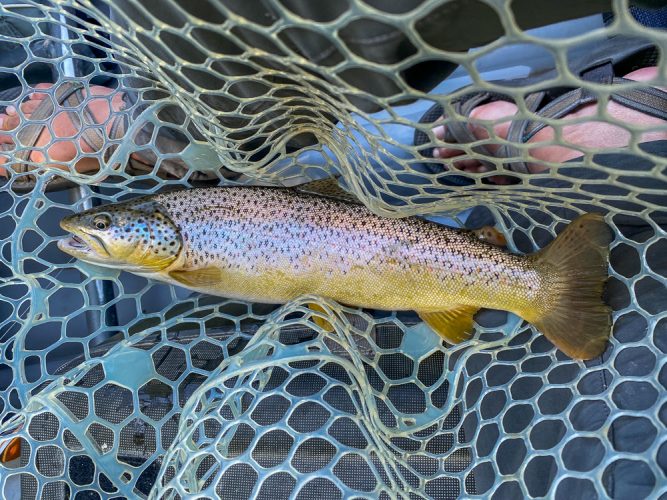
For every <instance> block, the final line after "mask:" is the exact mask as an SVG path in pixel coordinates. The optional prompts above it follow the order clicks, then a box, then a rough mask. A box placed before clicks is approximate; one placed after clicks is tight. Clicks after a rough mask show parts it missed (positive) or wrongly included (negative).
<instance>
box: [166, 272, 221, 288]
mask: <svg viewBox="0 0 667 500" xmlns="http://www.w3.org/2000/svg"><path fill="white" fill-rule="evenodd" d="M169 277H170V278H172V279H174V280H176V281H178V282H179V283H180V284H181V285H183V286H185V287H188V288H205V287H210V286H214V285H217V284H219V283H220V281H221V280H222V277H221V275H220V269H218V268H217V267H204V268H202V269H191V270H187V269H183V270H178V271H170V272H169Z"/></svg>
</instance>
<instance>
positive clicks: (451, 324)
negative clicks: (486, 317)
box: [417, 306, 479, 344]
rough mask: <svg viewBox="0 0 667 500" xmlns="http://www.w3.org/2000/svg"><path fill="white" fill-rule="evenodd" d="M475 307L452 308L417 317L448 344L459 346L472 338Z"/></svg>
mask: <svg viewBox="0 0 667 500" xmlns="http://www.w3.org/2000/svg"><path fill="white" fill-rule="evenodd" d="M478 310H479V308H478V307H475V306H454V307H451V308H449V309H446V310H444V311H437V312H420V311H417V314H419V317H420V318H421V319H422V321H424V323H426V324H427V325H428V326H430V327H431V328H432V329H433V330H434V331H435V332H436V333H437V334H438V335H440V336H441V337H442V338H443V339H445V340H446V341H447V342H448V343H450V344H459V343H461V342H463V341H465V340H468V339H469V338H470V337H472V333H473V327H472V325H473V319H472V318H473V316H474V315H475V313H476V312H477V311H478Z"/></svg>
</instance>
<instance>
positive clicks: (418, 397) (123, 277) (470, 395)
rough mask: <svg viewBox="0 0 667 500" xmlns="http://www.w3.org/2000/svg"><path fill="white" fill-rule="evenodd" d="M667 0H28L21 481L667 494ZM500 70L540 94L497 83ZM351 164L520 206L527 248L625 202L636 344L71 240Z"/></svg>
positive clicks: (616, 269)
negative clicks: (124, 214)
mask: <svg viewBox="0 0 667 500" xmlns="http://www.w3.org/2000/svg"><path fill="white" fill-rule="evenodd" d="M580 3H584V2H580ZM556 4H557V5H556ZM648 7H651V5H650V4H649V3H648V2H646V3H641V2H640V3H637V4H630V5H628V4H627V3H625V2H621V1H618V2H613V4H611V5H608V4H607V3H606V2H598V3H596V2H587V3H586V5H584V6H582V5H578V3H577V2H535V1H533V2H518V1H515V2H512V3H511V5H510V3H509V2H494V1H451V2H445V1H428V0H426V1H420V0H405V1H402V2H401V1H395V2H382V1H376V0H363V1H362V0H346V1H339V2H305V1H303V2H302V1H299V0H279V1H278V0H276V1H273V2H256V3H255V2H241V1H236V0H228V1H222V0H221V1H214V0H208V1H201V2H189V1H185V0H184V1H180V0H164V1H135V0H124V1H121V2H103V1H100V2H96V1H84V0H82V1H80V2H73V1H69V2H68V1H58V2H32V1H26V2H15V3H13V2H2V4H0V66H2V68H1V71H0V86H1V87H0V98H2V101H1V102H0V104H2V105H3V106H13V109H12V108H10V109H9V110H7V112H8V113H9V115H11V116H12V118H11V119H10V118H8V117H7V115H5V118H4V120H3V125H2V126H3V128H5V129H8V128H11V129H12V130H11V131H9V132H7V134H8V135H7V136H9V137H11V140H4V142H2V151H0V154H2V156H3V157H4V158H5V163H4V168H5V169H7V171H8V177H9V178H8V180H7V181H6V182H5V183H4V184H3V186H2V188H0V235H1V237H2V240H1V243H0V246H1V247H0V417H1V419H2V424H1V427H0V446H1V445H2V444H3V443H4V444H6V443H8V442H10V441H11V442H12V443H14V444H16V443H19V444H20V452H19V453H18V456H17V457H15V458H13V459H12V460H9V461H5V462H4V463H2V464H0V496H2V498H7V499H13V498H26V499H32V498H40V499H62V498H73V499H77V500H78V499H92V498H147V497H150V498H169V499H179V498H217V497H219V498H225V499H232V498H239V499H240V498H262V499H269V498H271V499H273V498H297V499H310V498H383V499H389V498H405V499H408V498H438V499H448V498H457V497H465V498H470V497H482V498H495V499H505V498H525V497H531V498H537V497H544V496H546V497H557V498H568V499H573V498H582V499H583V498H594V497H596V496H597V497H600V498H628V497H632V498H659V497H661V496H664V495H666V494H667V478H666V475H667V470H666V464H667V433H666V430H665V427H666V426H667V399H666V398H667V396H666V394H667V392H666V391H665V387H666V386H667V368H665V363H664V359H665V358H664V354H665V353H666V352H667V319H666V318H667V314H666V312H665V311H666V310H667V308H666V307H665V297H666V296H667V295H666V294H665V292H666V290H665V278H666V277H667V236H666V233H665V225H664V224H665V221H666V217H667V209H666V208H665V207H666V202H667V199H666V198H665V193H666V192H667V191H666V189H667V171H666V170H665V167H666V165H667V160H666V156H667V154H666V153H667V149H666V145H665V141H664V139H667V126H666V124H665V122H664V117H661V115H660V113H662V114H665V112H666V109H665V105H664V102H663V101H662V100H661V99H660V98H658V97H656V96H655V95H654V94H653V93H651V89H653V88H655V87H660V86H665V84H666V83H667V77H665V74H667V73H666V71H667V68H666V67H665V61H664V58H663V57H662V52H663V49H662V48H663V47H665V46H666V45H665V44H666V43H667V32H666V31H664V29H663V28H664V27H665V26H666V24H665V21H664V19H663V18H664V17H666V16H665V13H664V11H663V10H660V9H658V10H652V9H650V8H648ZM585 16H589V17H585ZM573 19H576V21H571V22H567V23H563V22H564V21H568V20H573ZM554 23H560V24H554ZM661 26H662V28H661ZM654 67H657V69H656V70H652V69H651V68H654ZM642 68H643V69H642ZM647 68H648V69H647ZM637 71H639V73H642V74H643V75H648V77H647V76H643V77H636V79H643V80H645V81H642V82H638V81H628V80H621V79H620V78H622V77H624V76H625V75H627V74H632V73H633V72H637ZM610 75H611V76H610ZM614 77H616V78H615V79H614ZM647 78H648V80H647ZM40 84H42V85H40ZM43 84H49V85H43ZM467 85H472V87H468V86H467ZM36 88H38V91H39V92H38V94H39V95H38V96H37V97H36V96H35V94H36ZM471 90H474V91H488V92H491V93H492V96H493V95H496V94H502V95H503V96H504V97H502V99H501V100H502V101H503V102H504V104H503V103H501V104H502V105H503V106H507V102H508V101H511V102H512V103H514V104H516V106H517V109H518V112H517V113H518V114H517V115H516V116H515V120H514V122H515V123H517V122H521V119H528V121H527V122H524V123H523V125H524V126H523V127H520V126H516V127H512V128H510V129H509V130H508V125H509V122H508V121H507V119H503V118H500V117H498V116H497V115H495V117H494V116H493V115H491V114H488V115H485V114H484V113H482V112H479V109H477V110H475V111H473V112H472V114H470V113H469V111H470V109H473V108H474V106H469V107H468V108H469V109H467V108H466V106H467V103H469V102H477V101H474V99H476V97H475V96H478V95H479V94H474V95H473V96H472V97H471V94H470V92H471ZM567 92H574V94H572V95H573V96H574V97H573V99H574V101H562V100H561V101H558V96H560V95H562V94H564V93H567ZM471 99H473V101H471ZM493 99H496V97H492V100H493ZM38 101H46V102H47V104H46V105H41V104H39V102H38ZM638 101H639V102H640V105H637V102H638ZM49 102H50V103H51V105H48V103H49ZM536 102H537V104H535V103H536ZM549 102H553V103H560V106H559V105H556V104H554V105H552V106H551V107H549V105H547V106H546V107H545V106H544V103H549ZM564 102H565V104H568V103H569V106H566V105H564V104H563V103H564ZM479 103H480V104H485V103H488V100H486V101H485V100H480V101H479ZM633 103H634V104H633ZM434 104H439V105H440V106H441V107H440V108H439V109H435V110H432V109H430V108H431V107H432V106H433V105H434ZM39 106H42V107H41V108H40V109H39V110H38V107H39ZM638 106H639V110H638ZM543 108H544V109H543ZM656 109H657V110H658V112H655V110H656ZM429 110H430V111H429ZM545 110H546V111H545ZM628 110H629V111H628ZM427 111H429V112H427ZM647 113H648V114H647ZM656 113H657V114H656ZM424 115H425V117H424ZM503 116H507V114H505V115H503ZM539 124H544V125H545V127H540V126H539ZM443 125H444V127H445V128H446V129H447V130H448V131H450V133H448V134H445V135H443V134H442V133H440V132H437V131H436V132H434V130H433V129H434V127H439V126H443ZM456 130H458V131H459V132H458V133H455V131H456ZM461 130H464V132H465V131H466V130H468V131H472V133H473V135H472V137H468V138H467V139H466V138H465V137H464V136H465V133H464V132H461ZM508 134H509V135H508ZM7 136H5V137H7ZM600 138H603V139H604V141H605V142H603V143H600ZM538 143H539V144H538ZM536 144H538V145H539V147H537V146H536ZM603 144H606V145H608V146H609V147H605V148H604V149H603V148H602V145H603ZM564 146H566V147H567V148H568V149H569V151H570V152H571V151H572V150H574V151H575V153H574V154H570V155H569V156H568V157H567V159H569V161H567V162H564V161H561V160H558V161H549V158H554V156H550V155H549V154H546V153H545V152H544V151H545V150H548V151H550V152H551V153H553V152H554V151H556V153H558V154H561V153H562V151H563V150H562V149H558V148H559V147H561V148H562V147H564ZM434 147H437V148H442V147H449V148H450V150H451V149H456V150H457V151H458V152H459V153H460V154H458V155H457V156H456V157H455V158H448V159H443V158H441V157H440V156H443V154H441V153H440V151H441V150H440V149H437V151H438V153H435V154H434ZM559 158H562V157H559ZM331 175H338V176H340V183H341V184H342V185H343V186H344V187H345V188H346V189H347V190H348V191H350V192H351V193H353V194H354V195H355V196H356V197H358V198H359V199H360V200H362V201H363V202H364V203H365V204H366V205H367V206H368V207H369V208H370V209H372V210H373V211H374V212H376V213H378V214H380V215H383V216H387V217H399V216H407V215H420V216H428V217H434V218H435V219H436V220H441V221H442V220H446V221H447V222H448V223H450V224H456V225H467V226H470V227H476V226H478V225H482V224H495V225H496V226H497V227H498V228H500V229H501V230H502V231H503V232H504V233H505V234H506V235H507V240H508V246H509V247H510V249H512V250H513V251H516V252H523V253H530V252H534V251H536V250H537V249H539V248H541V247H543V246H544V245H545V244H546V243H547V242H548V241H550V240H551V239H553V237H554V235H555V234H556V233H558V232H559V231H560V230H562V228H563V227H564V226H565V224H566V223H567V222H568V221H570V220H572V219H573V218H574V217H576V215H578V214H580V213H583V212H591V211H597V212H602V213H604V214H605V216H606V220H607V222H608V223H609V224H610V225H611V226H612V227H613V228H614V231H615V236H616V238H615V241H614V243H613V244H612V251H611V265H610V281H609V285H608V290H607V298H608V301H609V303H610V305H611V306H612V307H613V309H614V313H613V319H614V328H613V333H612V338H611V340H610V343H609V347H608V349H607V351H606V352H605V354H604V355H603V356H602V357H601V358H598V359H595V360H592V361H589V362H586V363H583V362H577V361H573V360H571V359H569V358H568V357H566V356H565V355H563V354H562V353H561V352H560V351H558V350H557V349H556V348H554V347H553V345H552V344H551V343H550V342H549V341H547V340H546V339H545V338H544V337H543V336H542V335H541V334H540V333H539V332H537V331H536V330H535V329H534V328H533V327H532V326H531V325H528V324H526V323H524V322H522V321H521V320H519V319H518V318H517V317H515V316H513V315H510V314H506V313H502V312H497V311H483V312H482V313H480V314H479V315H478V316H477V317H476V327H475V328H476V330H475V331H476V333H475V336H474V337H473V339H472V340H470V341H467V342H465V343H463V344H460V345H457V346H449V345H446V344H444V343H443V342H442V341H441V340H440V338H439V337H438V336H437V335H435V334H434V333H433V332H432V331H431V330H430V329H429V328H428V327H427V326H426V325H425V324H423V323H421V322H420V321H419V320H418V318H417V316H416V315H414V314H412V313H409V312H380V311H365V310H359V309H354V308H348V307H344V306H342V305H340V304H336V303H333V302H330V301H327V300H323V299H320V298H317V297H304V298H303V299H301V300H299V301H296V302H294V303H290V304H287V305H283V306H280V307H278V306H275V307H270V306H259V305H256V304H249V303H240V302H237V301H230V300H226V299H222V298H215V297H210V296H204V295H200V294H194V293H191V292H188V291H186V290H183V289H180V288H176V287H171V286H167V285H164V284H159V283H156V282H153V281H150V280H146V279H144V278H140V277H137V276H134V275H131V274H128V273H125V272H122V271H121V270H115V269H103V268H99V267H95V266H92V265H88V264H85V263H82V262H78V261H72V260H70V259H69V258H68V257H66V256H65V255H64V254H63V253H61V252H59V251H58V249H57V248H56V244H55V242H56V240H57V239H58V238H59V237H61V236H63V231H62V230H61V229H60V228H59V227H58V221H59V220H60V218H62V217H63V216H65V215H67V214H69V213H72V212H74V211H79V210H81V209H84V208H88V207H91V206H96V205H98V204H103V203H108V202H115V201H119V200H125V199H129V198H131V197H134V196H137V195H140V194H150V193H154V192H156V191H158V190H163V189H169V188H183V187H191V186H195V185H197V186H198V185H222V184H239V183H256V182H262V183H271V184H281V185H294V184H299V183H302V182H305V181H306V180H308V179H317V178H323V177H327V176H331ZM57 188H59V189H57ZM313 302H318V303H320V304H321V306H322V311H323V312H314V311H313V310H311V309H310V308H308V307H307V304H310V303H313ZM313 316H320V317H321V318H325V319H326V320H327V321H328V322H329V323H330V324H331V325H332V326H333V331H328V330H325V329H322V328H321V327H319V326H318V323H317V322H315V321H313ZM661 360H663V361H661Z"/></svg>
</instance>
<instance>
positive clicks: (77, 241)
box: [68, 234, 88, 248]
mask: <svg viewBox="0 0 667 500" xmlns="http://www.w3.org/2000/svg"><path fill="white" fill-rule="evenodd" d="M68 244H69V246H71V247H74V248H88V243H86V242H85V241H83V240H82V239H81V238H79V237H78V236H77V235H76V234H75V235H73V236H71V237H70V238H69V241H68Z"/></svg>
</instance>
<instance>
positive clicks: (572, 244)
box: [532, 213, 613, 359]
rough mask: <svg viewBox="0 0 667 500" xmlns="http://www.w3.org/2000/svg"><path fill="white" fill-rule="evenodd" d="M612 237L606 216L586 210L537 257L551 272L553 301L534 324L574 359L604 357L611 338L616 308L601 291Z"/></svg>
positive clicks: (543, 268)
mask: <svg viewBox="0 0 667 500" xmlns="http://www.w3.org/2000/svg"><path fill="white" fill-rule="evenodd" d="M612 239H613V233H612V231H611V229H610V228H609V226H608V225H607V224H606V223H605V221H604V218H603V217H602V215H600V214H593V213H590V214H585V215H582V216H580V217H578V218H577V219H575V220H574V221H572V223H570V225H569V226H567V227H566V228H565V230H564V231H563V232H562V233H561V234H559V235H558V237H557V238H556V239H555V240H554V241H553V242H552V243H551V244H550V245H548V246H547V247H546V248H544V249H543V250H541V251H540V252H538V253H536V254H535V255H534V256H533V257H532V258H533V259H535V266H536V267H537V269H538V270H540V271H541V272H543V273H547V276H548V277H547V280H546V282H547V283H548V285H549V286H548V287H547V288H548V289H547V290H546V293H548V294H550V296H549V299H548V300H547V301H546V303H547V304H551V305H550V306H548V310H547V311H546V312H544V313H542V314H541V315H540V316H539V317H538V318H537V319H535V320H534V321H533V324H534V325H535V326H536V327H537V328H538V329H539V330H540V331H541V332H542V333H544V335H546V337H547V338H548V339H549V340H550V341H551V342H553V343H554V345H556V347H558V348H559V349H560V350H561V351H563V352H564V353H565V354H567V355H568V356H570V357H571V358H574V359H591V358H594V357H597V356H599V355H600V354H602V353H603V352H604V350H605V347H606V344H607V340H608V339H609V334H610V331H611V308H610V307H609V306H608V305H606V304H605V303H604V300H603V297H602V295H603V290H604V286H605V282H606V280H607V277H608V265H609V244H610V243H611V241H612Z"/></svg>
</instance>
